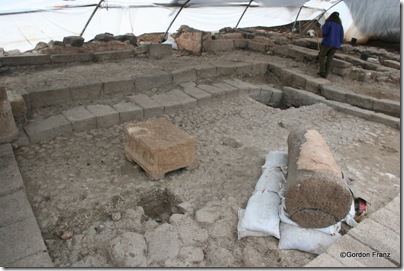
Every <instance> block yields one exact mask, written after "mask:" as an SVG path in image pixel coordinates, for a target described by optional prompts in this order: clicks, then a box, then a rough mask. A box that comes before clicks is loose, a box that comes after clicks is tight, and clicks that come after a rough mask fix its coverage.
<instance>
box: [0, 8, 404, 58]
mask: <svg viewBox="0 0 404 271" xmlns="http://www.w3.org/2000/svg"><path fill="white" fill-rule="evenodd" d="M98 2H99V0H24V1H22V0H2V1H1V2H0V31H1V33H2V35H1V36H0V47H2V48H4V49H5V50H12V49H20V50H21V51H26V50H31V49H33V48H34V47H35V45H36V44H37V43H38V42H40V41H43V42H48V41H50V40H63V38H64V37H65V36H71V35H80V33H81V31H82V30H83V28H84V26H85V24H86V22H87V21H88V19H89V18H90V15H91V13H92V12H93V10H94V9H95V6H96V5H97V4H98ZM176 2H177V3H178V4H181V3H184V2H185V1H184V0H179V1H171V0H154V1H149V0H115V1H112V0H107V1H105V2H104V3H103V4H102V6H101V8H99V9H98V10H97V12H96V13H95V16H94V17H93V19H92V20H91V22H90V24H89V25H88V27H87V29H86V31H85V32H84V34H83V37H84V38H85V40H86V41H88V40H90V39H92V38H94V36H95V35H97V34H100V33H105V32H109V33H112V34H114V35H120V34H126V33H134V34H135V35H141V34H144V33H155V32H165V31H166V30H167V28H168V26H169V25H170V23H171V21H172V20H173V18H174V16H175V15H176V13H177V11H178V9H179V6H178V5H177V6H172V4H175V3H176ZM189 3H192V5H188V6H187V7H186V8H184V9H183V10H182V12H181V14H180V15H179V16H178V18H177V19H176V20H175V22H174V24H173V25H172V27H171V28H170V31H169V33H174V32H176V30H177V29H178V28H179V27H180V26H181V25H189V26H190V27H193V28H196V29H200V30H204V31H212V32H215V31H218V30H219V29H221V28H224V27H235V26H236V24H237V22H238V20H239V19H240V17H241V15H242V13H243V11H244V10H245V6H246V5H247V4H248V3H249V1H242V0H221V1H218V0H191V1H190V2H189ZM170 5H171V6H170ZM302 6H303V8H301V7H302ZM300 8H301V9H300ZM330 8H331V9H330ZM328 9H329V10H328ZM327 10H328V11H327ZM325 11H327V12H326V13H325V14H324V12H325ZM333 11H338V12H339V13H340V16H341V19H342V22H343V26H344V29H345V30H346V40H347V41H349V40H350V39H351V38H352V37H355V38H356V39H357V40H358V42H365V41H366V40H367V39H369V38H379V39H387V40H388V41H394V42H398V41H399V40H400V31H399V30H400V22H401V21H400V5H399V2H398V1H397V0H362V1H357V0H344V1H340V0H310V1H306V0H254V1H253V2H252V6H251V7H250V8H248V10H247V12H246V13H245V15H244V17H243V18H242V20H241V22H240V24H239V27H241V28H242V27H253V26H267V27H272V26H279V25H286V24H289V23H292V22H294V21H295V20H296V18H298V20H313V19H317V18H319V17H321V20H320V23H322V22H323V21H324V19H325V18H326V17H327V16H328V15H329V14H331V12H333ZM323 14H324V16H322V15H323Z"/></svg>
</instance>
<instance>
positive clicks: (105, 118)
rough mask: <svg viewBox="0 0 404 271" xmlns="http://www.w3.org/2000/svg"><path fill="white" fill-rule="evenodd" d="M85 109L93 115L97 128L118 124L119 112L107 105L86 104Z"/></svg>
mask: <svg viewBox="0 0 404 271" xmlns="http://www.w3.org/2000/svg"><path fill="white" fill-rule="evenodd" d="M87 110H88V111H90V112H91V113H92V114H93V115H94V116H95V118H96V120H97V127H98V128H107V127H111V126H113V125H116V124H119V113H118V112H117V111H116V110H115V109H113V108H112V107H110V106H109V105H104V104H96V105H88V106H87Z"/></svg>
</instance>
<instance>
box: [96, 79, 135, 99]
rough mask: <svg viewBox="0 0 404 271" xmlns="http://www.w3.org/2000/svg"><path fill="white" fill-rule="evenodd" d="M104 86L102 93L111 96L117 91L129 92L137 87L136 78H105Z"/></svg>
mask: <svg viewBox="0 0 404 271" xmlns="http://www.w3.org/2000/svg"><path fill="white" fill-rule="evenodd" d="M103 83H104V87H103V89H102V95H106V96H110V95H113V94H116V93H128V92H131V91H133V90H134V89H135V80H133V79H122V80H118V81H115V80H108V79H107V80H103Z"/></svg>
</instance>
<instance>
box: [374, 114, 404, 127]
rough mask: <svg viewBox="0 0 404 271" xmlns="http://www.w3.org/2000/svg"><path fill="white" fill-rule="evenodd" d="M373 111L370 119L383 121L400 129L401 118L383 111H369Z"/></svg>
mask: <svg viewBox="0 0 404 271" xmlns="http://www.w3.org/2000/svg"><path fill="white" fill-rule="evenodd" d="M368 112H371V113H370V114H369V115H370V118H369V120H371V121H373V122H376V123H382V124H384V125H386V126H389V127H392V128H395V129H400V118H396V117H392V116H389V115H386V114H383V113H374V112H373V111H368Z"/></svg>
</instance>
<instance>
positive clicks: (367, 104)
mask: <svg viewBox="0 0 404 271" xmlns="http://www.w3.org/2000/svg"><path fill="white" fill-rule="evenodd" d="M345 99H346V102H347V103H349V104H351V105H354V106H357V107H360V108H363V109H368V110H373V100H372V99H369V97H367V96H365V95H360V94H355V93H347V94H346V95H345Z"/></svg>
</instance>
